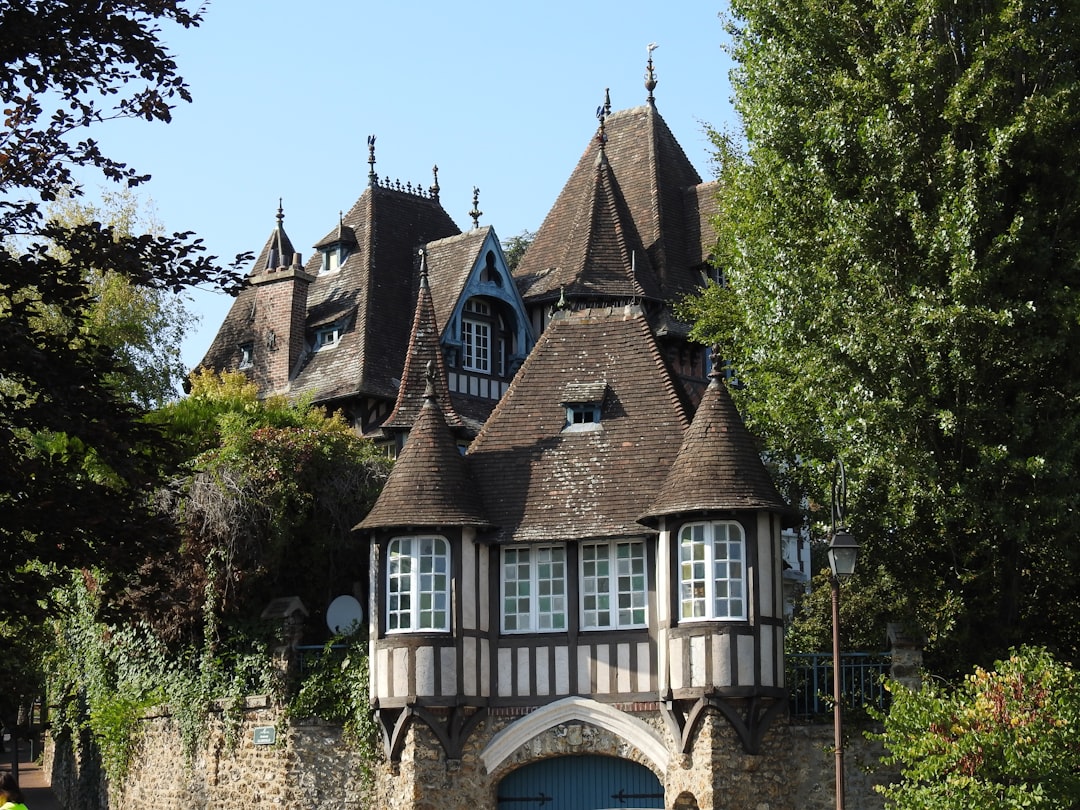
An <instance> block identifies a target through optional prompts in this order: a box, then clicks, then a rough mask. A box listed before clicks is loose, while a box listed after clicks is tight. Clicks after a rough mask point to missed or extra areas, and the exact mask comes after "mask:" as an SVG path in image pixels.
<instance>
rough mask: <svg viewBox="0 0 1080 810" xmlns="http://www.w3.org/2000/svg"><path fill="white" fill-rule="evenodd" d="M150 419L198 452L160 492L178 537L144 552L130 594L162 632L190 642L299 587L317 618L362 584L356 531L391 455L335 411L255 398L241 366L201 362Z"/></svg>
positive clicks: (363, 556)
mask: <svg viewBox="0 0 1080 810" xmlns="http://www.w3.org/2000/svg"><path fill="white" fill-rule="evenodd" d="M153 420H154V421H155V422H157V423H159V424H161V425H162V427H163V429H164V432H165V434H166V435H167V436H169V437H171V438H172V439H173V440H174V441H176V442H178V443H179V444H182V445H184V446H186V447H187V448H188V449H189V452H190V454H191V460H190V462H189V464H188V472H187V473H186V475H185V476H184V478H183V479H182V480H179V481H177V482H176V483H175V484H174V486H172V487H171V488H169V489H168V490H163V491H162V497H161V499H160V501H159V504H160V506H161V508H163V509H164V510H166V511H167V512H168V513H169V514H170V515H171V516H172V518H173V519H174V520H175V521H176V522H177V523H178V525H179V526H180V531H181V533H182V537H183V542H182V544H179V545H177V546H175V547H174V548H170V549H168V550H167V551H166V552H165V553H164V554H158V555H155V556H154V557H153V558H148V559H147V560H146V561H145V564H144V567H143V569H142V570H141V573H142V574H143V577H142V579H141V580H140V582H139V585H138V587H134V588H131V589H129V591H128V596H129V597H130V598H131V600H132V603H131V604H132V606H133V607H135V608H136V610H135V613H136V615H141V616H143V617H144V618H145V620H146V621H147V622H149V623H151V624H152V625H153V626H154V627H155V628H156V629H157V631H158V633H159V636H160V637H162V638H164V639H168V640H171V641H174V640H176V639H182V640H187V641H190V640H192V639H195V638H196V637H197V636H198V635H199V634H200V633H203V632H206V628H207V627H208V625H207V624H206V619H207V617H208V616H210V617H212V619H213V622H212V625H213V628H217V627H220V626H222V625H230V626H236V624H237V623H241V624H242V623H244V622H245V621H250V620H251V619H255V618H257V617H258V616H259V614H260V613H261V611H262V609H263V608H264V607H265V606H266V604H267V603H268V602H269V601H270V600H271V599H273V598H275V597H278V596H299V597H300V598H301V600H302V601H303V602H304V604H305V606H306V607H307V609H308V610H309V611H310V612H311V615H312V618H313V621H316V622H317V624H319V625H321V624H322V622H321V621H318V617H320V616H321V615H322V612H321V611H323V610H324V609H325V607H326V605H328V604H329V602H330V601H331V600H332V599H333V597H335V596H338V595H340V594H342V593H351V592H353V591H354V590H355V589H356V587H357V584H358V583H363V584H366V571H367V550H366V548H364V547H362V546H359V545H358V544H357V542H356V539H355V537H354V536H353V534H352V528H353V526H355V525H356V524H357V523H358V522H360V520H361V519H362V518H363V516H364V515H365V514H367V511H368V510H369V509H370V508H371V505H372V504H373V503H374V500H375V498H376V497H377V496H378V493H379V491H380V489H381V488H382V485H383V483H384V481H385V479H386V475H387V473H388V471H389V464H390V462H389V459H388V458H387V456H386V454H385V453H384V452H382V451H381V450H380V449H379V448H378V447H377V446H376V445H375V444H373V443H372V442H370V441H367V440H365V439H362V438H361V437H359V436H357V435H356V433H355V432H354V431H353V430H352V428H351V427H350V426H349V425H348V424H347V423H346V422H345V420H344V419H343V418H342V417H341V415H340V414H333V415H327V414H326V413H325V411H324V410H323V409H322V408H314V407H311V406H309V405H305V404H298V405H294V404H290V403H289V402H288V401H286V400H285V399H284V398H282V397H272V398H269V399H265V400H259V399H258V398H257V393H256V387H255V386H254V385H253V384H251V383H250V382H249V381H248V379H247V377H246V376H245V375H244V374H242V373H239V372H233V373H223V374H221V375H217V374H214V373H213V372H210V371H207V370H203V371H202V372H201V373H200V374H198V375H193V376H192V378H191V393H190V395H189V396H188V397H186V398H185V399H182V400H179V401H177V402H173V403H171V404H169V405H168V406H166V407H165V408H163V409H161V410H160V411H158V412H157V413H156V414H155V415H154V417H153ZM216 632H217V631H216V630H215V629H212V630H211V633H212V634H213V633H216Z"/></svg>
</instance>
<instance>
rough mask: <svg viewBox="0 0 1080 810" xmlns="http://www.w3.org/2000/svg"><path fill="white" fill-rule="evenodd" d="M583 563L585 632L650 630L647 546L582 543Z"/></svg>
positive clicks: (622, 542)
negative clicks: (637, 628)
mask: <svg viewBox="0 0 1080 810" xmlns="http://www.w3.org/2000/svg"><path fill="white" fill-rule="evenodd" d="M580 562H581V566H580V567H581V629H582V630H605V629H611V630H621V629H626V628H630V627H645V626H646V624H647V618H648V616H647V605H648V595H649V593H648V585H647V581H646V577H645V543H644V542H642V541H641V540H619V541H616V542H613V543H582V544H581V560H580Z"/></svg>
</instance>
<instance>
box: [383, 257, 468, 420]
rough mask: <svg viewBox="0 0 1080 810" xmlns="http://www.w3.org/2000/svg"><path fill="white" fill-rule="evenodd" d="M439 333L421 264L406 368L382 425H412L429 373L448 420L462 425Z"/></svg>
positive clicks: (424, 396) (426, 277) (429, 291)
mask: <svg viewBox="0 0 1080 810" xmlns="http://www.w3.org/2000/svg"><path fill="white" fill-rule="evenodd" d="M439 334H440V333H439V326H438V321H437V320H436V318H435V305H434V304H433V303H432V300H431V287H430V285H429V284H428V276H427V272H426V271H425V269H424V268H422V269H421V274H420V294H419V295H418V296H417V301H416V314H415V316H414V317H413V327H412V336H411V337H410V339H409V350H408V352H407V353H406V356H405V369H404V370H403V371H402V373H401V387H400V388H399V389H398V397H397V402H396V403H395V404H394V410H393V411H392V412H391V413H390V415H389V416H388V417H387V418H386V420H385V421H384V422H383V424H382V426H383V428H388V429H393V430H408V429H409V428H410V427H412V424H413V423H414V422H415V421H416V418H417V416H418V415H419V413H420V409H421V408H422V407H423V405H424V402H425V398H426V393H425V391H426V386H427V384H428V380H429V376H431V375H433V376H434V380H433V381H432V384H433V385H434V386H435V397H436V399H437V400H438V402H439V406H440V408H441V409H442V412H443V415H444V416H445V417H446V421H447V424H449V425H451V426H453V427H456V428H462V427H464V426H465V424H464V421H463V420H462V419H461V417H460V416H458V414H457V412H456V411H455V410H454V406H453V404H452V403H451V401H450V389H449V387H447V385H446V364H445V363H444V362H443V354H442V351H441V349H440V348H439ZM429 364H430V371H429Z"/></svg>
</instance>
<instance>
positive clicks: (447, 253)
mask: <svg viewBox="0 0 1080 810" xmlns="http://www.w3.org/2000/svg"><path fill="white" fill-rule="evenodd" d="M490 233H491V226H489V225H485V226H484V227H483V228H475V229H473V230H471V231H466V232H465V233H463V234H459V235H458V236H449V237H447V238H446V239H440V240H438V241H436V242H429V243H428V244H427V245H425V250H426V251H427V266H428V271H429V273H430V274H431V298H432V302H433V304H434V306H435V317H436V318H438V320H439V323H441V324H442V325H443V328H445V327H446V325H447V324H448V323H450V316H451V315H452V314H453V313H454V307H455V306H457V303H458V299H459V298H460V297H461V292H462V290H463V289H464V288H465V284H466V283H467V282H468V280H469V274H470V273H471V272H472V269H473V267H474V266H475V265H476V263H477V257H478V256H479V253H480V251H481V250H482V249H483V247H484V242H485V241H487V238H488V234H490Z"/></svg>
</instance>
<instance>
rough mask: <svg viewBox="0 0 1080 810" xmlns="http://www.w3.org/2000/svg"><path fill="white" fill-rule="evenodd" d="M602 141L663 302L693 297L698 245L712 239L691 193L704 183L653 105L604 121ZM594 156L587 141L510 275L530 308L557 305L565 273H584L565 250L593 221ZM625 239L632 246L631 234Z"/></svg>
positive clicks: (594, 143) (595, 148)
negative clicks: (543, 303) (552, 302)
mask: <svg viewBox="0 0 1080 810" xmlns="http://www.w3.org/2000/svg"><path fill="white" fill-rule="evenodd" d="M605 134H606V138H607V139H606V143H605V146H604V152H605V154H606V156H607V161H608V163H609V165H610V171H611V174H612V176H613V188H615V189H617V190H618V191H619V194H620V196H621V199H622V200H623V202H624V204H625V206H626V209H627V210H628V212H629V217H630V221H632V222H633V227H634V230H635V231H636V233H635V234H634V235H633V238H634V240H635V241H637V240H639V241H640V243H641V244H642V245H643V246H644V250H645V252H646V254H647V256H648V264H649V266H650V267H651V268H652V270H653V272H654V273H655V274H656V278H657V280H658V282H659V288H660V289H659V295H660V297H662V298H664V299H666V300H672V299H674V298H677V297H680V296H682V295H683V294H685V293H688V292H692V291H693V290H694V289H696V288H697V287H698V286H699V285H700V283H701V279H700V277H699V276H698V274H697V273H696V265H697V263H698V258H699V257H700V255H701V252H702V249H701V243H702V241H705V242H706V243H708V242H711V240H712V236H711V233H706V235H705V236H704V238H703V235H702V231H701V219H700V216H699V210H698V205H697V202H698V196H697V195H696V194H694V193H688V192H690V190H692V189H693V188H694V187H696V186H698V185H699V184H700V183H701V177H700V176H699V175H698V173H697V171H696V170H695V169H694V167H693V165H692V164H691V163H690V161H689V160H688V159H687V157H686V154H685V153H684V152H683V150H682V147H681V146H679V144H678V142H677V141H676V140H675V137H674V136H673V135H672V134H671V130H669V129H668V126H667V124H666V123H665V122H664V119H663V118H662V117H661V116H660V114H659V113H658V112H657V111H656V108H655V107H654V106H653V105H651V104H646V105H644V106H641V107H635V108H633V109H630V110H622V111H620V112H616V113H613V114H612V115H610V116H608V117H607V118H606V119H605ZM599 153H600V143H599V141H598V140H597V139H596V138H592V139H590V142H589V146H588V148H586V150H585V153H584V154H583V155H582V157H581V160H580V161H578V165H577V167H576V168H575V169H574V172H573V174H571V176H570V179H569V180H568V181H567V183H566V185H565V186H564V187H563V190H562V192H560V194H559V197H558V199H557V200H556V202H555V205H554V206H553V207H552V209H551V211H550V212H549V213H548V215H547V217H546V218H545V219H544V222H543V224H542V225H541V226H540V229H539V230H538V231H537V234H536V239H535V240H534V241H533V244H532V245H531V246H530V247H529V249H528V250H527V251H526V253H525V255H524V256H523V257H522V260H521V264H520V265H519V266H518V268H517V270H516V271H515V273H514V275H515V278H516V279H517V280H518V286H519V287H520V289H521V291H522V295H523V296H525V298H526V300H527V301H537V300H546V299H549V298H550V299H552V300H554V299H556V298H558V296H559V292H560V290H559V288H560V286H562V285H565V284H567V281H566V279H565V274H566V273H567V272H570V273H573V272H576V271H580V270H582V269H584V267H585V265H584V264H583V263H582V262H580V261H577V262H571V261H570V260H571V258H575V257H570V256H568V255H567V252H566V246H567V244H568V242H572V241H573V240H572V236H573V234H574V233H575V230H576V229H577V228H578V227H579V224H580V223H582V222H586V221H588V220H589V218H590V217H591V216H592V215H593V214H592V212H591V211H590V208H591V206H592V203H593V201H594V200H595V196H596V195H595V193H594V191H595V190H596V186H597V168H598V157H599ZM624 238H625V239H627V244H629V235H624ZM576 258H580V257H576ZM640 261H641V260H639V262H640ZM647 294H648V293H647Z"/></svg>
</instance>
